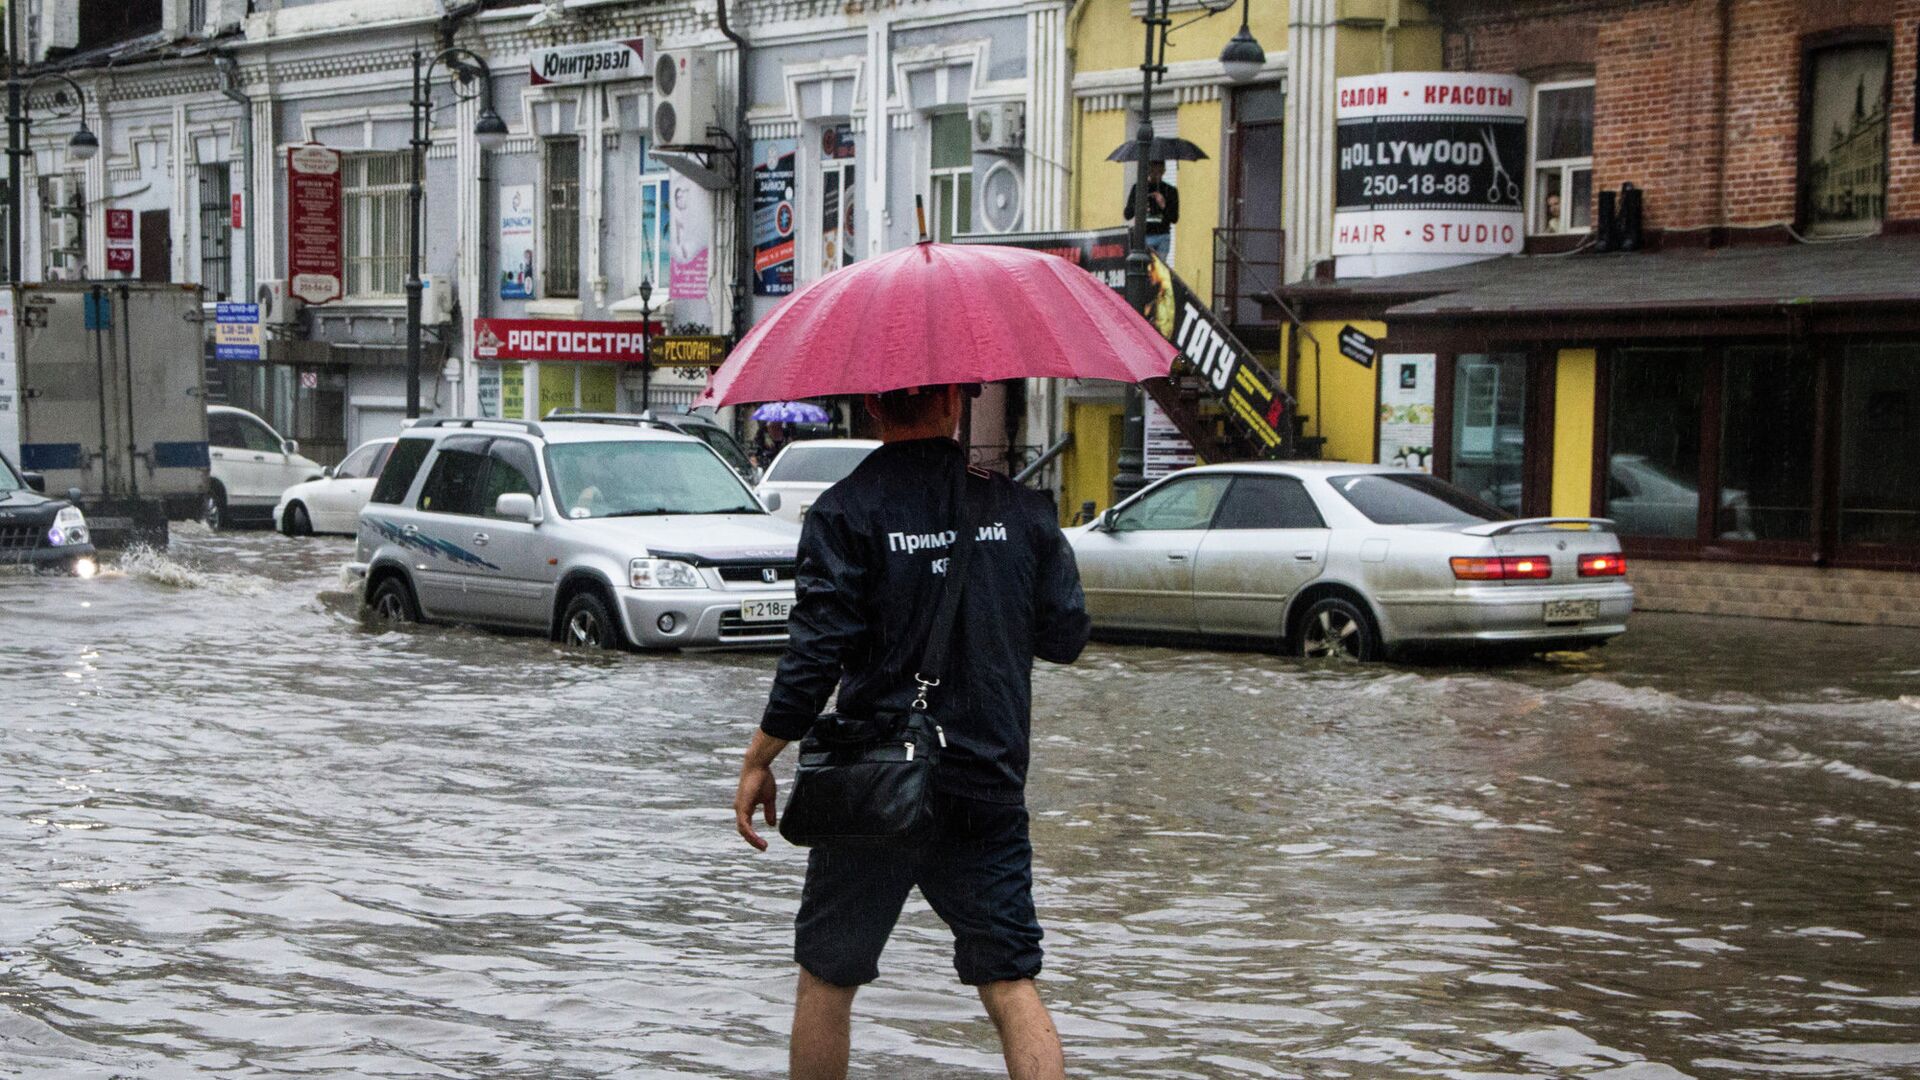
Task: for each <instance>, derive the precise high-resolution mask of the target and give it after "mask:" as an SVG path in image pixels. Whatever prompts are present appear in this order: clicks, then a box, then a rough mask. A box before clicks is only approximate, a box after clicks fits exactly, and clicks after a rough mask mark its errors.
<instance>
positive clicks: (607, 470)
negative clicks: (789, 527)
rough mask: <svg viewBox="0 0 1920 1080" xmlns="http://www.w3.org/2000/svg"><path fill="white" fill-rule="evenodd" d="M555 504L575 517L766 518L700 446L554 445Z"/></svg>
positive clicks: (550, 464)
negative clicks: (699, 515) (732, 516)
mask: <svg viewBox="0 0 1920 1080" xmlns="http://www.w3.org/2000/svg"><path fill="white" fill-rule="evenodd" d="M547 469H548V471H549V472H551V473H552V474H553V496H554V501H555V502H557V503H559V505H560V512H561V513H563V514H565V515H567V516H568V517H571V518H589V517H594V518H601V517H637V516H642V515H649V514H760V513H765V511H764V510H762V509H761V508H760V503H759V502H758V501H757V500H755V499H754V497H753V493H752V492H751V491H748V490H747V487H746V485H744V484H742V483H741V482H740V478H739V477H738V476H736V475H734V473H733V470H731V469H729V468H727V466H726V464H725V463H724V462H722V461H721V460H720V459H719V458H717V457H715V456H713V451H711V450H709V449H707V448H706V446H705V445H704V444H701V443H698V442H679V441H673V442H668V441H666V440H658V441H653V440H649V441H645V442H640V441H635V442H578V443H560V444H558V445H553V444H549V445H548V447H547Z"/></svg>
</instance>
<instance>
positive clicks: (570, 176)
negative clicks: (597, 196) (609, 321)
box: [542, 138, 580, 296]
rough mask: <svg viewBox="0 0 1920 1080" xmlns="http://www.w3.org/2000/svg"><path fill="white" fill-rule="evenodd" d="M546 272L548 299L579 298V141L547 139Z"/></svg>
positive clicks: (544, 150)
mask: <svg viewBox="0 0 1920 1080" xmlns="http://www.w3.org/2000/svg"><path fill="white" fill-rule="evenodd" d="M542 151H543V156H544V157H545V159H546V160H545V172H546V181H547V183H546V204H545V205H546V220H545V221H544V222H542V224H543V225H544V226H545V227H546V228H545V230H544V232H543V233H542V236H543V238H544V240H545V243H546V257H545V260H544V261H545V264H546V265H545V269H546V272H547V274H546V277H547V295H548V296H579V295H580V140H579V139H577V138H564V139H548V140H547V141H546V144H545V146H544V147H543V148H542Z"/></svg>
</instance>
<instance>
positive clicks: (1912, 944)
mask: <svg viewBox="0 0 1920 1080" xmlns="http://www.w3.org/2000/svg"><path fill="white" fill-rule="evenodd" d="M346 551H347V546H346V543H345V542H344V541H331V540H323V541H318V542H295V541H290V540H286V539H284V538H281V537H278V536H272V535H267V534H252V535H244V536H239V537H232V536H228V535H221V536H217V537H215V536H208V535H206V534H204V533H199V534H190V535H189V536H187V537H186V538H185V539H184V540H183V541H182V542H181V543H179V544H177V545H176V549H175V551H174V552H173V554H172V555H170V556H168V555H148V556H143V557H140V558H136V559H132V560H128V561H127V562H125V563H123V564H121V565H120V566H118V567H113V568H110V569H109V571H108V572H107V573H105V574H103V575H102V577H101V578H99V579H96V580H94V581H86V582H82V581H74V580H69V579H60V578H52V577H46V576H37V577H35V576H24V575H8V576H0V632H4V638H0V640H4V642H5V645H4V646H0V648H4V659H5V664H6V670H7V675H6V679H5V683H4V686H5V710H4V711H5V719H4V720H0V760H3V761H4V762H5V765H6V767H5V769H4V771H0V850H3V851H4V852H5V853H6V855H5V858H4V859H0V913H3V914H0V1075H7V1076H15V1075H25V1076H45V1077H55V1076H58V1077H67V1076H99V1077H107V1076H114V1075H141V1076H186V1075H211V1074H219V1075H273V1074H278V1073H283V1072H288V1073H290V1072H301V1073H311V1074H316V1075H339V1076H368V1077H376V1076H377V1077H394V1076H416V1075H459V1076H489V1077H491V1076H540V1077H589V1076H591V1077H604V1076H674V1075H678V1076H689V1077H692V1076H767V1075H774V1074H777V1073H778V1072H780V1071H781V1070H782V1069H783V1068H784V1063H785V1049H784V1037H785V1027H786V1010H787V1003H788V1001H789V999H790V993H791V981H790V980H791V975H792V969H791V967H790V963H789V960H788V950H789V946H790V940H791V939H790V919H791V917H792V914H793V910H794V908H795V906H796V904H797V901H798V895H799V878H800V873H801V869H802V866H803V859H802V856H801V855H800V853H798V852H797V851H795V850H794V849H792V848H787V847H784V846H780V845H776V847H775V849H774V850H773V851H772V852H770V853H768V854H766V855H762V856H755V855H753V854H752V853H750V852H749V851H748V850H747V849H746V848H745V846H744V845H742V844H740V843H739V841H738V840H737V839H735V838H734V837H733V836H732V830H731V825H730V821H729V814H728V813H727V811H726V810H725V804H726V803H727V802H728V800H729V799H730V796H731V792H732V784H733V778H734V773H735V767H736V765H735V763H736V755H737V752H738V748H739V747H740V746H741V745H742V744H743V743H744V741H745V738H746V736H747V734H748V732H749V731H750V730H751V725H752V722H753V719H754V718H755V717H757V716H758V713H759V709H760V705H761V703H762V702H763V700H764V698H763V695H764V693H765V688H766V685H767V682H768V680H769V678H770V677H771V674H772V670H773V660H774V658H773V657H772V656H770V655H764V654H762V655H744V656H743V655H705V656H663V657H646V656H626V657H618V658H613V659H601V658H578V657H571V656H565V655H561V654H559V653H557V652H556V651H555V650H554V649H553V648H552V647H551V646H549V645H547V644H546V643H545V642H542V641H538V640H534V639H529V638H514V637H503V636H497V635H492V634H485V633H478V632H474V631H468V630H457V629H445V628H428V629H422V630H417V631H394V632H384V633H383V632H376V631H373V630H369V629H366V628H364V627H362V626H361V625H360V623H359V622H358V621H357V619H356V618H355V617H354V613H353V605H352V603H351V601H350V599H349V598H348V597H346V596H345V595H344V594H342V593H341V592H340V591H339V590H340V583H339V576H338V566H339V563H340V562H341V560H342V559H343V558H344V557H345V554H346ZM1035 697H1036V701H1037V705H1038V709H1039V714H1038V716H1037V717H1036V723H1035V729H1036V732H1037V739H1036V745H1035V768H1034V776H1035V782H1034V787H1033V789H1032V792H1031V801H1032V804H1033V809H1034V815H1035V828H1034V839H1035V844H1036V846H1037V848H1038V852H1039V863H1040V865H1039V894H1040V897H1039V898H1040V903H1041V908H1042V918H1043V920H1044V921H1045V922H1046V924H1047V926H1048V930H1049V934H1048V938H1047V946H1048V949H1049V960H1048V973H1047V975H1046V976H1045V979H1046V985H1045V991H1046V993H1047V995H1048V997H1049V1000H1050V1001H1051V1002H1052V1003H1053V1004H1054V1006H1055V1009H1056V1013H1057V1016H1058V1019H1059V1022H1060V1026H1061V1029H1062V1031H1063V1032H1064V1034H1065V1036H1066V1038H1067V1041H1068V1044H1069V1053H1070V1055H1071V1061H1072V1064H1073V1067H1074V1069H1075V1071H1076V1074H1079V1075H1088V1076H1110V1077H1122V1076H1125V1077H1194V1076H1205V1077H1241V1076H1247V1077H1287V1076H1297V1077H1340V1076H1348V1077H1379V1076H1434V1077H1457V1078H1486V1080H1492V1078H1495V1077H1516V1076H1540V1077H1547V1076H1593V1077H1609V1078H1626V1080H1659V1078H1668V1077H1676V1076H1694V1077H1746V1076H1760V1075H1792V1076H1830V1077H1850V1078H1851V1077H1893V1076H1910V1077H1911V1076H1920V974H1916V968H1917V967H1920V963H1917V962H1916V960H1915V957H1916V956H1920V919H1917V918H1916V914H1915V909H1914V906H1913V904H1914V897H1915V891H1916V890H1915V886H1916V884H1920V832H1917V831H1916V827H1915V823H1916V819H1917V817H1920V815H1917V813H1916V811H1920V635H1915V634H1911V633H1894V632H1889V631H1878V630H1875V631H1868V630H1855V629H1845V628H1831V627H1815V626H1798V625H1785V624H1768V623H1739V622H1730V621H1729V622H1715V621H1703V620H1693V619H1685V618H1678V617H1668V618H1655V617H1644V618H1642V619H1641V621H1640V623H1639V624H1638V625H1637V626H1636V627H1635V629H1634V631H1633V632H1632V633H1630V634H1629V635H1628V636H1627V637H1626V638H1625V639H1623V640H1622V641H1620V642H1619V643H1617V644H1616V645H1615V646H1614V648H1612V649H1610V650H1606V651H1603V652H1600V653H1596V654H1592V655H1590V656H1582V657H1572V658H1568V659H1567V660H1566V661H1565V662H1564V663H1559V664H1555V665H1532V666H1527V667H1520V668H1495V669H1487V668H1479V669H1476V668H1448V669H1436V668H1422V669H1401V668H1393V667H1379V668H1372V669H1366V670H1362V671H1357V672H1356V671H1347V670H1340V669H1329V668H1319V667H1310V666H1303V665H1302V664H1301V663H1299V662H1297V661H1292V660H1284V659H1279V658H1275V657H1269V656H1263V655H1257V654H1228V653H1207V652H1197V653H1185V652H1180V651H1176V650H1170V649H1141V648H1118V647H1106V646H1103V647H1095V648H1094V649H1092V650H1090V651H1089V653H1088V655H1087V657H1086V658H1085V659H1084V660H1082V662H1081V663H1080V664H1079V665H1077V666H1075V667H1073V668H1068V669H1046V670H1043V671H1042V672H1041V673H1040V676H1039V680H1038V686H1037V691H1036V695H1035ZM949 953H950V939H949V938H948V937H947V935H946V932H945V930H944V928H942V927H941V926H940V925H939V924H938V922H937V921H936V920H935V919H934V918H933V916H932V915H931V914H930V913H929V912H928V911H927V910H926V909H925V907H924V905H917V904H916V906H915V907H913V908H911V909H910V911H909V914H908V916H907V918H906V920H905V921H904V922H903V924H902V926H901V928H900V931H899V932H898V933H897V934H896V936H895V939H894V942H893V944H892V946H891V947H890V948H889V951H888V954H887V957H886V959H885V961H884V964H883V966H884V967H885V969H886V974H885V975H884V976H883V978H882V979H881V981H880V982H879V983H878V984H877V985H876V986H875V987H873V988H871V989H870V990H868V991H866V992H865V993H863V994H862V996H861V1000H860V1005H859V1008H858V1011H859V1014H860V1016H861V1020H860V1022H859V1024H858V1026H857V1028H856V1031H855V1036H854V1038H855V1044H856V1048H857V1053H858V1058H859V1060H860V1062H861V1063H862V1064H863V1065H864V1066H868V1067H872V1068H874V1069H885V1070H890V1071H891V1072H893V1073H894V1074H897V1075H902V1076H911V1077H957V1076H971V1075H981V1074H986V1073H991V1072H993V1071H995V1070H997V1069H998V1068H999V1057H998V1054H997V1052H995V1050H994V1043H993V1040H992V1034H991V1031H990V1029H989V1027H988V1025H987V1024H986V1021H985V1020H984V1018H983V1017H982V1016H981V1015H980V1010H979V1006H978V1004H977V1002H975V1001H974V999H973V998H972V996H971V995H969V994H966V993H964V992H963V991H961V990H960V989H959V988H958V987H957V986H955V985H954V984H953V983H952V981H951V969H950V967H949V966H948V965H949V959H948V957H949Z"/></svg>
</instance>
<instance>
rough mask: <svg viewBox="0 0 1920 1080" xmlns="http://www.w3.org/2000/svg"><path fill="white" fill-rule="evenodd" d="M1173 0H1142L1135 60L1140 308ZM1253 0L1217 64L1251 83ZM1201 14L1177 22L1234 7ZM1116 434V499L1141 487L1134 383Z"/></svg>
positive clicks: (1139, 413) (1255, 67) (1132, 234)
mask: <svg viewBox="0 0 1920 1080" xmlns="http://www.w3.org/2000/svg"><path fill="white" fill-rule="evenodd" d="M1172 4H1173V0H1146V11H1145V13H1144V14H1143V15H1142V17H1141V22H1143V23H1145V24H1146V28H1147V35H1146V37H1147V43H1146V55H1145V58H1144V59H1143V60H1142V61H1141V63H1140V124H1139V126H1138V127H1136V128H1135V129H1134V133H1133V137H1134V150H1135V153H1134V162H1135V165H1134V167H1135V169H1136V170H1137V171H1136V172H1135V174H1134V183H1133V225H1132V227H1131V228H1130V229H1129V230H1128V233H1127V278H1126V281H1127V303H1128V304H1131V305H1132V306H1133V310H1135V311H1140V312H1144V311H1145V310H1146V307H1147V304H1148V302H1149V301H1151V300H1152V299H1153V283H1152V275H1151V267H1152V265H1153V256H1152V255H1150V254H1148V252H1147V162H1148V160H1149V159H1150V158H1151V157H1152V155H1153V149H1152V148H1153V87H1154V84H1155V83H1157V82H1159V81H1160V80H1161V79H1163V78H1165V77H1166V74H1167V36H1168V35H1169V34H1170V33H1172V32H1173V31H1174V30H1177V29H1180V27H1176V26H1174V25H1173V19H1172V17H1171V10H1172ZM1251 6H1252V0H1241V2H1240V32H1239V33H1237V34H1235V35H1234V36H1233V39H1232V40H1231V41H1229V42H1227V46H1226V48H1224V49H1222V50H1221V51H1220V66H1221V68H1222V69H1223V71H1224V72H1225V74H1226V76H1227V78H1228V79H1229V80H1230V81H1232V82H1235V83H1245V82H1251V81H1252V80H1253V79H1255V78H1257V77H1258V76H1259V74H1260V69H1261V68H1263V67H1264V66H1266V62H1267V53H1266V50H1265V49H1262V48H1261V47H1260V43H1259V42H1258V41H1256V40H1254V37H1253V32H1252V31H1251V30H1250V29H1249V28H1248V26H1247V19H1248V14H1249V9H1250V8H1251ZM1201 7H1202V8H1203V10H1202V12H1201V14H1200V15H1198V16H1196V17H1195V18H1193V19H1190V20H1188V21H1187V22H1184V23H1181V24H1180V26H1181V27H1184V26H1190V25H1192V24H1193V23H1195V22H1198V21H1200V20H1201V19H1205V18H1210V17H1212V16H1214V15H1219V14H1221V13H1223V12H1226V11H1230V10H1232V9H1233V3H1232V0H1228V2H1227V3H1226V4H1224V5H1221V6H1218V7H1215V6H1213V5H1211V4H1208V3H1207V2H1206V0H1201ZM1120 430H1121V434H1120V461H1119V465H1120V472H1119V475H1117V476H1115V477H1114V478H1113V499H1114V501H1115V502H1116V503H1117V502H1119V501H1120V500H1122V499H1125V498H1126V497H1128V496H1129V495H1132V494H1133V493H1134V492H1136V491H1139V490H1140V489H1141V488H1143V487H1145V486H1146V483H1147V478H1146V476H1145V473H1144V469H1145V468H1146V443H1147V407H1146V395H1145V393H1144V392H1143V391H1142V390H1141V389H1140V388H1139V387H1138V386H1129V387H1127V407H1126V413H1125V416H1124V419H1123V422H1122V425H1121V429H1120Z"/></svg>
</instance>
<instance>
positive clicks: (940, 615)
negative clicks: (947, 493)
mask: <svg viewBox="0 0 1920 1080" xmlns="http://www.w3.org/2000/svg"><path fill="white" fill-rule="evenodd" d="M953 512H954V518H955V522H954V530H953V543H951V544H949V545H948V546H947V552H948V554H947V573H946V579H947V580H946V581H945V582H943V583H942V584H941V587H940V606H939V607H937V608H935V609H934V615H933V624H932V625H931V626H929V627H928V628H927V640H926V644H925V645H924V646H923V647H922V648H921V650H920V664H919V667H918V668H916V669H915V671H914V674H913V681H914V682H916V683H918V684H919V685H920V692H919V694H918V695H916V696H915V697H914V699H913V708H914V709H915V710H916V711H922V712H924V711H925V710H926V708H927V691H928V690H931V689H933V688H934V687H936V686H939V685H940V680H941V679H942V678H943V677H944V676H945V673H946V669H947V652H948V650H949V649H950V648H951V647H952V645H953V624H954V620H955V619H956V618H957V617H958V616H959V614H960V598H961V595H962V594H964V593H965V592H966V589H967V565H968V564H969V563H970V562H971V561H972V558H973V548H974V540H975V537H974V535H973V534H974V530H975V527H976V526H975V524H974V515H973V505H972V500H970V499H968V498H967V455H966V452H965V451H964V450H963V451H961V454H960V468H959V470H958V475H957V477H956V478H955V480H954V484H953Z"/></svg>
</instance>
